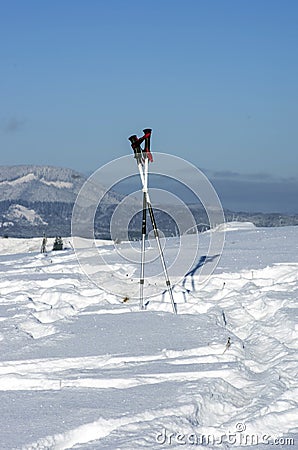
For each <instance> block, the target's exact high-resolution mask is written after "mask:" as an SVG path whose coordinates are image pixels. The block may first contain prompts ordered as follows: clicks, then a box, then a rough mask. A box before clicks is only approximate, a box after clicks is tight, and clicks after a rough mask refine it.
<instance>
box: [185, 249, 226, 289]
mask: <svg viewBox="0 0 298 450" xmlns="http://www.w3.org/2000/svg"><path fill="white" fill-rule="evenodd" d="M219 256H220V255H213V256H206V255H203V256H201V257H200V259H199V261H198V263H197V264H196V265H195V266H194V267H193V268H192V269H191V270H190V271H189V272H187V273H186V274H185V275H184V279H183V282H182V287H183V288H185V284H186V282H187V281H188V280H189V278H190V280H191V289H192V290H194V289H195V279H194V276H195V274H196V272H197V271H198V270H199V269H200V268H201V267H203V266H204V265H205V264H208V263H211V262H213V261H214V260H215V259H216V258H218V257H219ZM185 289H186V288H185ZM186 290H187V291H188V292H190V289H186Z"/></svg>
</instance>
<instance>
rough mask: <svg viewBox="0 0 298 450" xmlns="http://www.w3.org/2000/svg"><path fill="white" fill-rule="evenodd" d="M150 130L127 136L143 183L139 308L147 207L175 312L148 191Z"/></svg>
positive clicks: (141, 301)
mask: <svg viewBox="0 0 298 450" xmlns="http://www.w3.org/2000/svg"><path fill="white" fill-rule="evenodd" d="M151 131H152V130H151V129H150V128H146V129H145V130H143V133H144V136H142V137H141V138H138V137H137V136H136V135H133V136H131V137H130V138H129V140H130V142H131V146H132V148H133V150H134V153H135V158H136V160H137V164H138V168H139V172H140V178H141V182H142V185H143V221H142V254H141V277H140V278H141V279H140V282H141V287H140V307H141V309H144V300H143V289H144V265H145V239H146V209H147V207H148V211H149V216H150V220H151V223H152V227H153V231H154V237H155V239H156V243H157V247H158V251H159V256H160V260H161V264H162V268H163V272H164V277H165V281H166V286H167V289H168V292H169V295H170V299H171V303H172V307H173V311H174V313H175V314H177V307H176V303H175V301H174V297H173V291H172V286H171V282H170V279H169V275H168V271H167V267H166V263H165V259H164V254H163V251H162V247H161V243H160V238H159V233H158V228H157V225H156V220H155V217H154V212H153V207H152V204H151V201H150V197H149V191H148V171H149V164H148V162H149V161H148V160H150V161H151V162H153V157H152V154H151V151H150V138H151ZM144 140H145V148H144V150H142V149H141V146H140V145H141V143H142V142H143V141H144ZM142 153H143V156H142ZM143 164H144V170H143Z"/></svg>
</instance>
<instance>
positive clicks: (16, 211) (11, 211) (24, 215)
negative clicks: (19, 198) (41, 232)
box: [5, 204, 47, 225]
mask: <svg viewBox="0 0 298 450" xmlns="http://www.w3.org/2000/svg"><path fill="white" fill-rule="evenodd" d="M5 217H6V218H7V219H10V220H14V219H25V220H27V221H28V222H30V223H32V225H40V224H41V225H47V222H45V221H44V220H43V219H42V218H41V217H40V215H39V214H37V213H36V212H35V211H34V209H29V208H26V207H25V206H23V205H16V204H14V205H11V206H10V207H9V208H8V211H7V213H6V214H5Z"/></svg>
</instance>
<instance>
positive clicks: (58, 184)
mask: <svg viewBox="0 0 298 450" xmlns="http://www.w3.org/2000/svg"><path fill="white" fill-rule="evenodd" d="M35 180H38V181H39V182H40V183H43V184H46V185H47V186H54V187H56V188H58V189H63V188H67V189H71V188H72V187H73V183H71V182H69V181H61V180H60V181H59V180H46V179H45V178H40V177H38V176H36V175H35V174H34V173H28V174H26V175H23V176H20V177H18V178H15V179H13V180H2V181H0V187H1V186H17V185H20V184H23V183H29V182H31V181H35Z"/></svg>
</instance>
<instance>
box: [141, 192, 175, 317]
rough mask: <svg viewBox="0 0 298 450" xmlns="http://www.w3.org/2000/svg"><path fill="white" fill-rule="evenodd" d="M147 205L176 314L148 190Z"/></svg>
mask: <svg viewBox="0 0 298 450" xmlns="http://www.w3.org/2000/svg"><path fill="white" fill-rule="evenodd" d="M147 206H148V211H149V216H150V220H151V223H152V227H153V232H154V237H155V239H156V243H157V247H158V251H159V257H160V260H161V265H162V268H163V272H164V277H165V281H166V286H167V290H168V292H169V295H170V299H171V303H172V308H173V312H174V314H177V306H176V303H175V301H174V296H173V290H172V286H171V282H170V278H169V275H168V271H167V266H166V263H165V258H164V254H163V251H162V246H161V243H160V238H159V233H158V229H157V225H156V221H155V217H154V212H153V208H152V205H151V203H150V199H149V194H148V192H147Z"/></svg>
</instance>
